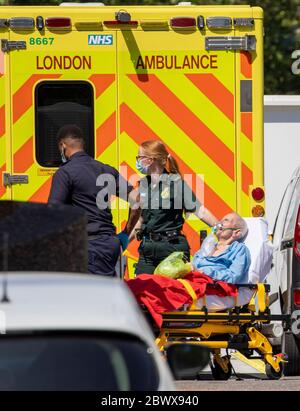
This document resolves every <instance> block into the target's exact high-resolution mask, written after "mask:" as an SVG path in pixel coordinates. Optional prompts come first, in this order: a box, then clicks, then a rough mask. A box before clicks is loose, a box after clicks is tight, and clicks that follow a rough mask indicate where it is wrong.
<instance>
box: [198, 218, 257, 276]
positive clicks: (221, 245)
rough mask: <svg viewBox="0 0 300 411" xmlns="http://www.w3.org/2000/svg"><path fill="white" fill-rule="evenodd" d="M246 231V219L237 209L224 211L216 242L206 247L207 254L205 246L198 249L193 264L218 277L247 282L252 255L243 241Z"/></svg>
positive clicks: (205, 272) (218, 225)
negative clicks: (232, 211) (225, 213)
mask: <svg viewBox="0 0 300 411" xmlns="http://www.w3.org/2000/svg"><path fill="white" fill-rule="evenodd" d="M247 231H248V228H247V224H246V221H245V220H244V219H243V218H242V217H240V216H239V215H238V214H237V213H230V214H227V215H225V216H224V217H223V219H222V220H221V221H220V222H219V223H218V224H217V225H216V242H215V244H213V246H212V248H211V250H207V251H208V255H206V254H207V252H204V251H203V247H201V248H200V250H199V251H197V252H196V254H195V255H194V258H193V260H192V265H193V268H194V269H195V270H197V271H202V272H203V273H204V274H207V275H209V276H210V277H212V278H213V279H214V280H216V281H226V282H227V283H232V284H246V283H248V270H249V267H250V262H251V257H250V252H249V250H248V248H247V246H246V245H245V244H244V243H242V242H241V241H242V240H243V239H244V238H245V237H246V235H247ZM203 245H204V243H203ZM209 251H210V252H209Z"/></svg>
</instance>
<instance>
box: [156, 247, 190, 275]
mask: <svg viewBox="0 0 300 411" xmlns="http://www.w3.org/2000/svg"><path fill="white" fill-rule="evenodd" d="M183 255H184V253H183V251H175V252H174V253H172V254H170V255H169V256H168V257H167V258H165V259H164V260H163V261H162V262H161V263H159V264H158V266H157V267H156V268H155V271H154V274H159V275H164V276H166V277H170V278H180V277H184V276H185V275H186V274H188V273H190V272H191V271H192V265H191V263H187V262H186V261H184V258H183Z"/></svg>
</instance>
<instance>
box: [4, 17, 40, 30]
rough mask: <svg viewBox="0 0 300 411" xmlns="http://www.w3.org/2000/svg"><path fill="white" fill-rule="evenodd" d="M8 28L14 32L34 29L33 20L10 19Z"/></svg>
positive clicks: (27, 18) (29, 18)
mask: <svg viewBox="0 0 300 411" xmlns="http://www.w3.org/2000/svg"><path fill="white" fill-rule="evenodd" d="M9 27H10V28H11V29H15V30H30V29H34V27H35V23H34V19H33V18H31V17H12V18H11V19H9Z"/></svg>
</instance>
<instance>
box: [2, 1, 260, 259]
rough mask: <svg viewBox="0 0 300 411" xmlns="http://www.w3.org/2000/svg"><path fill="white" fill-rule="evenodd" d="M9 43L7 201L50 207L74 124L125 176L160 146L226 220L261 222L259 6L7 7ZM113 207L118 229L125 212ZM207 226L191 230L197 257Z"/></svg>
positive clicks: (5, 70)
mask: <svg viewBox="0 0 300 411" xmlns="http://www.w3.org/2000/svg"><path fill="white" fill-rule="evenodd" d="M0 40H1V51H0V53H1V54H0V199H1V200H4V199H13V200H21V201H38V202H46V201H47V198H48V194H49V189H50V185H51V176H52V174H53V173H54V172H55V170H56V169H57V167H58V166H59V163H60V155H59V152H58V150H57V147H56V140H55V134H56V132H57V130H58V128H59V127H60V126H61V125H63V124H66V123H76V124H78V125H79V126H81V127H82V128H83V130H84V133H85V136H86V145H87V151H88V153H89V154H90V155H92V156H93V157H94V158H96V159H99V160H101V161H102V162H104V163H108V164H110V165H112V166H114V167H116V168H119V169H120V170H121V172H122V174H123V175H124V176H126V177H127V178H128V179H129V178H134V174H135V173H136V170H135V157H136V155H137V150H138V146H139V144H140V143H141V142H143V141H144V140H148V139H159V140H161V141H162V142H163V143H164V144H166V146H167V148H168V150H169V152H170V153H171V154H172V155H173V156H174V157H175V158H176V159H177V160H178V163H179V165H180V168H181V172H182V174H183V175H184V176H185V178H186V179H187V181H188V183H189V184H190V185H191V186H192V187H193V188H194V190H196V186H197V195H198V196H200V200H202V201H203V202H204V204H205V206H206V207H207V208H208V209H210V210H211V211H212V212H213V213H214V214H215V215H216V216H217V217H222V216H223V215H224V214H225V213H227V212H229V211H231V210H237V211H238V212H239V213H241V214H242V215H243V216H251V215H263V213H264V198H263V194H264V193H263V191H262V190H263V12H262V10H261V9H260V8H258V7H250V6H193V5H185V4H183V5H177V6H126V7H121V6H119V7H118V6H95V7H87V6H85V7H83V6H78V7H76V6H73V7H70V6H68V7H67V6H66V7H59V6H52V7H29V6H26V7H17V6H14V7H9V6H8V7H1V8H0ZM253 189H256V190H254V191H253ZM253 193H254V194H253ZM253 196H254V197H253ZM255 198H256V200H257V201H255ZM113 205H115V206H116V210H115V211H114V221H115V224H116V225H117V227H118V228H119V229H120V228H121V227H122V224H124V222H125V220H126V217H127V210H126V208H125V207H124V202H122V201H120V200H114V204H113ZM202 228H205V227H204V225H203V223H201V222H200V221H199V220H197V219H196V218H195V217H193V216H191V217H190V218H189V219H188V221H187V223H186V224H185V228H184V229H185V232H186V234H187V237H188V240H189V241H190V244H191V246H192V252H194V251H195V250H196V249H197V248H198V246H199V230H200V229H202ZM130 252H131V253H133V254H134V255H136V253H137V251H136V244H133V245H131V247H130Z"/></svg>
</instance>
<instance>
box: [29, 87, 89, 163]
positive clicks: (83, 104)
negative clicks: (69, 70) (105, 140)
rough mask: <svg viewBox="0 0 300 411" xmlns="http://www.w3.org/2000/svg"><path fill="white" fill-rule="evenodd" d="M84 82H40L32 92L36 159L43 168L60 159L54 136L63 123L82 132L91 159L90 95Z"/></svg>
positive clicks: (58, 161)
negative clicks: (33, 96)
mask: <svg viewBox="0 0 300 411" xmlns="http://www.w3.org/2000/svg"><path fill="white" fill-rule="evenodd" d="M93 94H94V93H93V88H92V86H91V84H90V83H87V82H84V81H44V82H42V83H39V84H38V85H37V87H36V89H35V132H36V140H35V149H36V160H37V162H38V163H39V164H40V165H41V166H43V167H58V166H59V165H60V164H61V157H60V153H59V151H58V147H57V140H56V135H57V131H58V130H59V128H60V127H62V126H63V125H65V124H76V125H77V126H78V127H80V128H81V129H82V130H83V134H84V137H85V146H86V147H85V149H86V152H87V153H88V154H89V155H90V156H92V157H94V105H93V101H94V95H93Z"/></svg>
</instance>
